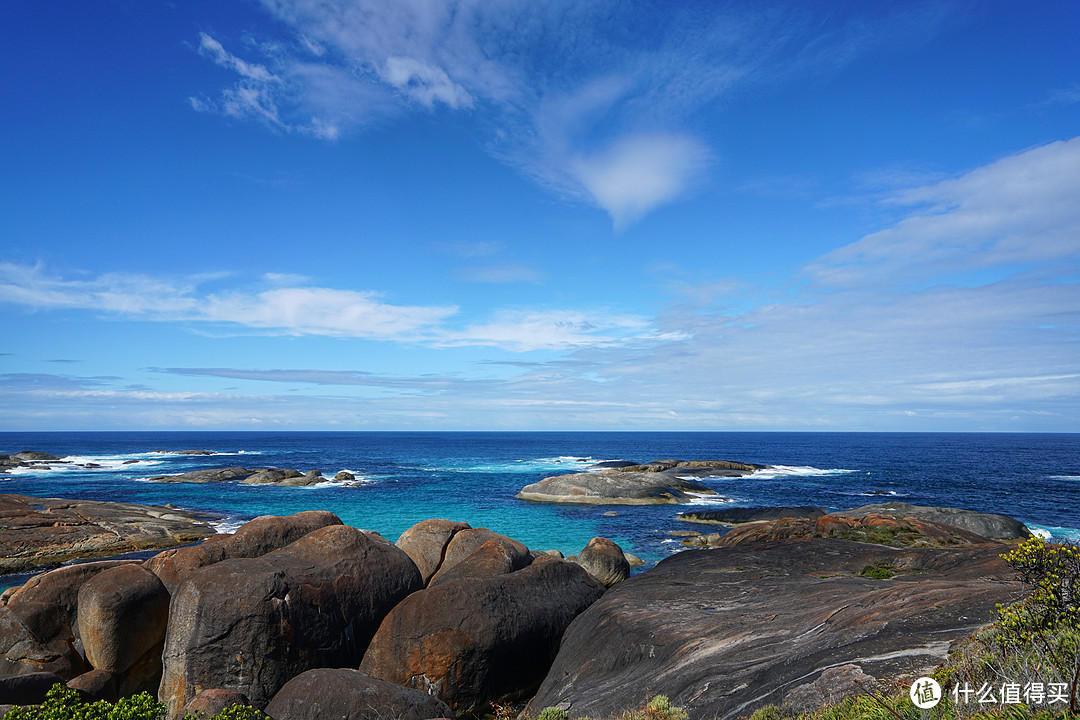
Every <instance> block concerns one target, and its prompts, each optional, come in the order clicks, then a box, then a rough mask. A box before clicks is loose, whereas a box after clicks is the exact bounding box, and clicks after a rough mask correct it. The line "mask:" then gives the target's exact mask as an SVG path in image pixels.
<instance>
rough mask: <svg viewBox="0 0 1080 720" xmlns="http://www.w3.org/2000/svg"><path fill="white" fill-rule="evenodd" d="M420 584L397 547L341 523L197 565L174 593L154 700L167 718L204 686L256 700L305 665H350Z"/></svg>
mask: <svg viewBox="0 0 1080 720" xmlns="http://www.w3.org/2000/svg"><path fill="white" fill-rule="evenodd" d="M421 587H422V584H421V580H420V573H419V572H418V571H417V569H416V566H415V565H414V564H413V562H412V561H411V560H410V559H409V557H408V556H407V555H406V554H405V553H404V552H402V551H401V550H399V549H398V548H396V547H394V545H392V544H391V543H390V542H389V541H387V540H385V539H383V538H382V537H380V536H378V535H376V534H374V533H368V532H365V531H362V530H357V529H356V528H351V527H347V526H344V525H328V526H326V527H322V528H320V529H318V530H315V531H313V532H310V533H308V534H306V535H304V536H303V537H301V538H300V539H298V540H296V541H295V542H292V543H291V544H289V545H287V546H285V547H283V548H281V549H280V550H275V551H273V552H270V553H267V554H265V555H262V556H261V557H253V558H235V559H228V560H222V561H220V562H217V563H214V564H212V565H208V566H206V567H202V568H200V569H198V570H196V571H194V572H193V573H191V575H190V576H188V577H187V578H186V579H185V580H183V581H182V582H181V583H180V585H179V587H177V589H176V591H175V592H174V594H173V597H172V603H171V606H170V610H169V624H168V633H167V636H166V641H165V650H164V654H163V661H164V666H165V672H164V676H163V678H162V681H161V688H160V690H159V697H160V698H161V699H162V701H164V702H166V703H167V704H168V706H169V712H170V713H171V714H173V715H175V714H176V713H177V712H178V711H179V710H180V709H181V708H182V707H183V706H184V705H185V704H187V702H188V701H190V700H191V698H193V697H194V696H195V695H196V694H197V693H198V692H199V691H200V690H202V689H205V688H211V687H213V688H224V689H228V690H235V691H237V692H242V693H244V694H245V695H246V696H247V697H249V698H250V699H251V701H252V703H253V704H254V705H255V706H256V707H263V706H265V705H266V703H267V702H268V701H269V700H270V698H271V697H273V695H274V693H276V692H277V691H278V690H279V689H280V688H281V687H282V686H283V685H284V684H285V683H286V682H287V681H289V680H290V679H292V678H293V677H295V676H296V675H298V674H300V673H301V672H304V671H305V670H309V669H312V668H316V667H335V666H336V667H342V666H352V667H355V666H357V665H358V664H359V662H360V657H361V655H362V654H363V652H364V649H365V648H366V647H367V645H368V641H369V640H370V639H371V637H372V635H374V634H375V630H376V628H378V627H379V623H380V622H381V621H382V619H383V617H384V616H385V615H386V614H387V613H388V612H389V611H390V609H391V608H393V607H394V606H395V605H396V604H397V603H398V602H399V601H401V600H402V599H403V598H405V597H406V596H407V595H409V593H412V592H413V591H415V590H418V589H420V588H421Z"/></svg>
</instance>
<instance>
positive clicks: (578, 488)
mask: <svg viewBox="0 0 1080 720" xmlns="http://www.w3.org/2000/svg"><path fill="white" fill-rule="evenodd" d="M715 494H716V493H715V492H714V491H712V490H710V489H709V488H707V487H705V486H704V485H702V484H700V483H696V482H694V481H692V480H684V479H682V478H677V477H673V476H671V475H667V474H665V473H662V472H626V471H623V470H599V471H597V472H587V473H576V474H574V475H559V476H557V477H550V478H546V479H544V480H541V481H540V482H538V483H533V484H532V485H526V486H525V487H524V488H522V489H521V492H519V493H518V494H517V495H516V496H515V497H517V498H519V499H521V500H532V501H535V502H551V503H583V504H592V505H658V504H664V503H680V502H688V501H690V500H693V499H694V498H695V496H700V495H715Z"/></svg>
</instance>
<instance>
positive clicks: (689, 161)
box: [570, 134, 709, 230]
mask: <svg viewBox="0 0 1080 720" xmlns="http://www.w3.org/2000/svg"><path fill="white" fill-rule="evenodd" d="M708 155H709V153H708V150H707V149H706V148H705V147H704V146H702V145H701V143H699V142H698V141H697V140H695V139H693V138H690V137H688V136H681V135H667V134H650V135H632V136H629V137H625V138H620V139H619V140H617V141H616V142H615V143H614V144H612V145H611V146H610V147H608V148H606V149H604V150H603V151H601V152H598V153H593V154H590V155H586V156H577V157H575V158H573V160H571V163H570V173H571V175H572V176H573V177H574V178H575V179H576V180H577V181H578V182H580V183H581V185H582V186H583V187H584V188H585V190H586V191H588V193H589V195H591V196H592V198H593V200H594V201H595V202H596V204H597V205H599V206H600V207H602V208H603V209H604V210H606V211H607V213H608V214H609V215H611V218H612V220H613V221H614V223H615V228H616V229H617V230H618V229H621V228H624V227H626V226H627V225H630V224H632V223H634V222H636V221H637V220H639V219H640V218H641V217H643V216H644V215H646V214H647V213H648V212H649V211H651V210H653V209H655V208H656V207H658V206H660V205H663V204H664V203H667V202H669V201H671V200H673V199H675V198H677V197H679V196H680V195H682V194H683V193H684V192H685V191H686V189H687V188H688V187H690V186H691V185H692V183H693V181H694V180H695V179H696V176H697V175H699V174H700V173H701V171H702V170H703V169H704V166H705V164H706V162H707V159H708Z"/></svg>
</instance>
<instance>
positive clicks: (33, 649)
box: [0, 560, 126, 680]
mask: <svg viewBox="0 0 1080 720" xmlns="http://www.w3.org/2000/svg"><path fill="white" fill-rule="evenodd" d="M124 564H126V563H125V561H117V560H102V561H99V562H89V563H82V564H78V565H69V566H67V567H62V568H58V569H56V570H51V571H49V572H47V573H42V574H41V575H37V576H35V577H32V578H30V580H28V581H27V582H26V583H25V584H24V585H22V586H21V587H17V588H11V589H9V590H6V591H5V592H4V593H3V595H0V676H7V675H25V674H27V673H32V672H38V671H47V672H51V673H55V674H56V675H59V676H60V677H61V678H63V679H64V680H70V679H72V678H74V677H75V676H76V675H80V674H82V673H84V672H86V671H88V670H90V669H91V668H90V665H89V664H88V663H87V662H86V659H85V658H84V657H83V654H82V642H81V640H80V639H79V638H78V637H77V636H76V633H77V632H78V623H77V618H78V598H79V591H80V589H81V588H82V586H83V583H85V582H87V581H88V580H90V579H91V578H93V577H94V576H95V575H97V574H98V573H101V572H103V571H106V570H109V569H110V568H115V567H118V566H120V565H124Z"/></svg>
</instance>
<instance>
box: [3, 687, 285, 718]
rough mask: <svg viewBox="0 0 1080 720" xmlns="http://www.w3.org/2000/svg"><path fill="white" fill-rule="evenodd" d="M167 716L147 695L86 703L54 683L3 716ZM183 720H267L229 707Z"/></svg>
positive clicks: (247, 709) (246, 709) (252, 711)
mask: <svg viewBox="0 0 1080 720" xmlns="http://www.w3.org/2000/svg"><path fill="white" fill-rule="evenodd" d="M166 716H167V713H166V708H165V705H164V704H163V703H160V702H158V701H157V700H155V699H154V698H153V697H151V696H150V695H149V694H148V693H139V694H138V695H133V696H131V697H126V698H121V699H120V700H118V701H117V702H116V703H111V702H108V701H105V700H98V701H97V702H93V703H88V702H85V701H84V700H81V699H79V693H77V692H75V691H74V690H72V689H71V688H69V687H66V686H64V685H60V684H59V683H57V684H56V685H53V686H52V689H51V690H49V692H48V694H47V695H46V696H45V702H43V703H42V704H40V705H31V706H29V707H16V708H12V709H11V710H9V711H8V712H7V713H6V714H5V715H4V720H164V718H165V717H166ZM184 720H268V718H267V716H266V715H265V714H263V713H261V712H259V711H258V710H255V709H254V708H250V707H245V706H243V705H233V706H231V707H228V708H225V709H224V710H222V711H221V712H220V713H218V714H217V715H214V716H213V717H210V718H206V717H200V718H196V717H195V716H193V715H188V716H187V717H185V718H184Z"/></svg>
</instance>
